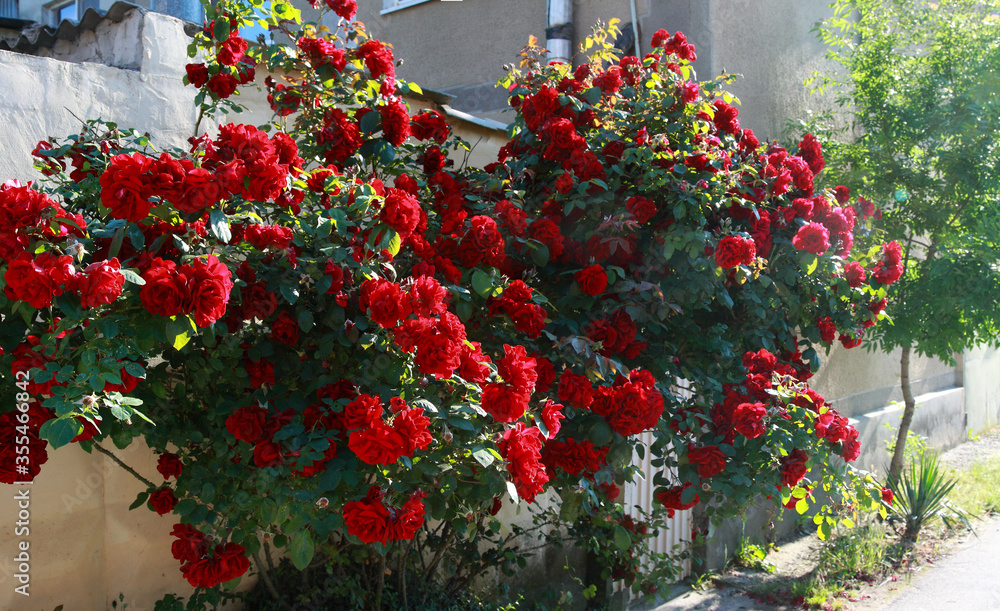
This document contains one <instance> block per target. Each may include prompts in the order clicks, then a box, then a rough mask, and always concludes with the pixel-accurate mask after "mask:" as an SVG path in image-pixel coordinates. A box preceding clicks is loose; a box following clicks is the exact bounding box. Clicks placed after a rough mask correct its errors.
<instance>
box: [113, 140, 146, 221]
mask: <svg viewBox="0 0 1000 611" xmlns="http://www.w3.org/2000/svg"><path fill="white" fill-rule="evenodd" d="M153 163H154V160H153V159H152V158H150V157H147V156H145V155H143V154H142V153H133V154H131V155H115V156H114V157H112V158H111V164H110V165H108V167H107V169H106V170H104V173H103V174H101V203H103V204H104V206H105V207H107V208H108V209H109V210H110V211H111V217H112V218H116V219H124V220H126V221H131V222H133V223H135V222H138V221H141V220H142V219H144V218H146V217H147V216H149V210H150V208H151V207H152V205H151V204H150V203H149V196H150V194H151V192H150V177H149V176H148V175H147V172H149V171H150V170H152V168H153Z"/></svg>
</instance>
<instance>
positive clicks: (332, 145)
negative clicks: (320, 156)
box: [316, 108, 363, 164]
mask: <svg viewBox="0 0 1000 611" xmlns="http://www.w3.org/2000/svg"><path fill="white" fill-rule="evenodd" d="M362 142H363V141H362V139H361V129H360V128H359V127H358V124H357V123H355V122H354V121H352V120H351V119H350V117H348V116H347V114H346V113H345V112H344V111H343V110H341V109H339V108H334V109H333V110H331V111H329V112H327V114H326V127H324V128H323V129H322V130H321V131H320V132H319V133H318V134H317V135H316V144H319V145H320V146H323V147H325V148H326V155H325V157H326V162H327V163H333V164H340V163H343V162H345V161H347V159H348V158H349V157H350V156H351V155H353V154H354V152H355V151H357V150H358V148H360V147H361V143H362Z"/></svg>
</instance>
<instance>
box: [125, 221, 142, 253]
mask: <svg viewBox="0 0 1000 611" xmlns="http://www.w3.org/2000/svg"><path fill="white" fill-rule="evenodd" d="M128 239H129V241H131V242H132V247H133V248H135V249H136V250H142V248H143V246H145V245H146V236H144V235H143V234H142V229H140V228H139V226H138V225H132V226H131V227H129V229H128Z"/></svg>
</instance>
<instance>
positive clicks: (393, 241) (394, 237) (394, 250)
mask: <svg viewBox="0 0 1000 611" xmlns="http://www.w3.org/2000/svg"><path fill="white" fill-rule="evenodd" d="M402 245H403V240H402V239H401V238H400V237H399V233H397V232H395V231H391V232H390V234H389V244H388V245H387V246H386V247H385V249H386V250H388V251H389V254H390V255H392V256H394V257H395V256H396V255H398V254H399V247H400V246H402Z"/></svg>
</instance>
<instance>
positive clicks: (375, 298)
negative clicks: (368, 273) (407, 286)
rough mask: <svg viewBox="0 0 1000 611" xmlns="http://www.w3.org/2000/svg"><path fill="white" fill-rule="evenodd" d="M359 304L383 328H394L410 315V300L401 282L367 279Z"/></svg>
mask: <svg viewBox="0 0 1000 611" xmlns="http://www.w3.org/2000/svg"><path fill="white" fill-rule="evenodd" d="M359 305H360V306H361V308H362V309H365V310H368V312H369V314H368V316H369V318H371V319H372V320H373V321H374V322H375V323H377V324H378V325H379V326H380V327H382V328H383V329H392V328H393V327H395V326H396V325H397V324H399V321H400V320H403V319H405V318H406V317H407V316H409V315H410V311H411V310H410V300H409V299H408V298H407V295H406V293H404V292H403V291H402V289H400V288H399V284H397V283H395V282H389V281H388V280H384V279H382V278H372V279H370V280H365V282H364V284H362V285H361V298H360V300H359Z"/></svg>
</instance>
